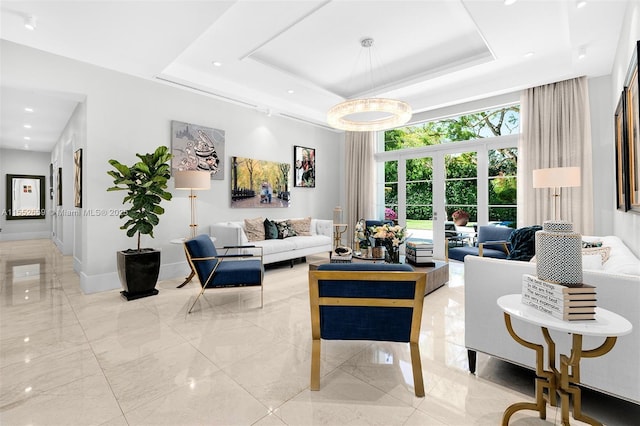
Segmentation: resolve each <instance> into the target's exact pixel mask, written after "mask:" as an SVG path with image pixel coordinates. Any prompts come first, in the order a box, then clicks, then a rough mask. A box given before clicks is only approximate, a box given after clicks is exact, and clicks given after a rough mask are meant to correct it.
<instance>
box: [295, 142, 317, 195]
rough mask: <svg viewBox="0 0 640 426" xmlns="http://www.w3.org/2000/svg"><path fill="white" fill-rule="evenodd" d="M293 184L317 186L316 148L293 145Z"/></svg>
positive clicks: (307, 186)
mask: <svg viewBox="0 0 640 426" xmlns="http://www.w3.org/2000/svg"><path fill="white" fill-rule="evenodd" d="M293 168H294V173H295V176H294V180H293V186H297V187H305V188H315V187H316V150H315V149H314V148H305V147H304V146H297V145H296V146H294V147H293Z"/></svg>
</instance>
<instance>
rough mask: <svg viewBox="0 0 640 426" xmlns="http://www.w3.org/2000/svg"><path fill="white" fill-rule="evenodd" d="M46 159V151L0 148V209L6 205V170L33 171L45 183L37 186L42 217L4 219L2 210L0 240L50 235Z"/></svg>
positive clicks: (18, 173)
mask: <svg viewBox="0 0 640 426" xmlns="http://www.w3.org/2000/svg"><path fill="white" fill-rule="evenodd" d="M49 163H50V156H49V153H46V152H35V151H21V150H15V149H0V177H1V178H2V181H1V182H0V203H2V208H0V211H2V212H3V213H4V212H5V210H7V209H8V206H7V204H6V199H7V191H6V182H7V178H6V175H7V174H16V175H37V176H44V177H45V187H44V188H41V190H42V191H43V192H44V194H45V208H46V212H45V218H44V219H23V220H7V217H6V215H5V214H2V215H0V229H2V231H1V232H0V241H11V240H30V239H37V238H50V237H51V232H50V229H51V217H52V215H51V207H52V201H51V200H50V199H49Z"/></svg>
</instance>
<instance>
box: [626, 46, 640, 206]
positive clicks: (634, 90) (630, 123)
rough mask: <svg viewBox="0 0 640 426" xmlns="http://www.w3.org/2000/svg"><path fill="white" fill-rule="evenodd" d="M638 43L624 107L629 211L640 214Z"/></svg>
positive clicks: (630, 68)
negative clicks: (627, 157) (625, 112)
mask: <svg viewBox="0 0 640 426" xmlns="http://www.w3.org/2000/svg"><path fill="white" fill-rule="evenodd" d="M639 49H640V41H638V42H636V50H635V52H634V54H633V59H632V61H631V66H630V67H629V72H628V74H627V81H626V83H627V84H625V86H626V87H627V96H626V104H625V107H626V109H627V114H626V116H627V117H626V118H627V138H628V139H627V140H628V142H627V152H628V156H629V162H628V164H629V165H628V168H627V170H628V189H629V210H631V211H633V212H636V213H640V134H639V129H640V104H639V103H638V59H639V57H640V55H639V54H638V50H639Z"/></svg>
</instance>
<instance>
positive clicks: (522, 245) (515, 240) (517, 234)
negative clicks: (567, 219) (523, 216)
mask: <svg viewBox="0 0 640 426" xmlns="http://www.w3.org/2000/svg"><path fill="white" fill-rule="evenodd" d="M541 229H542V226H540V225H534V226H527V227H524V228H518V229H516V230H514V231H513V232H512V233H511V236H510V237H509V245H510V246H511V248H510V252H509V254H508V255H507V259H509V260H521V261H524V262H528V261H530V260H531V258H532V257H533V256H534V255H535V254H536V232H537V231H540V230H541Z"/></svg>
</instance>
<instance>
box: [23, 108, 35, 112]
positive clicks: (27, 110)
mask: <svg viewBox="0 0 640 426" xmlns="http://www.w3.org/2000/svg"><path fill="white" fill-rule="evenodd" d="M24 110H25V111H26V112H33V108H30V107H25V109H24Z"/></svg>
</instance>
